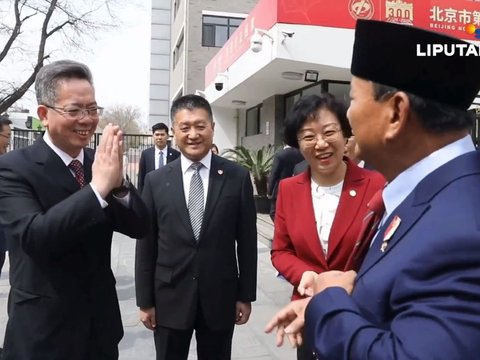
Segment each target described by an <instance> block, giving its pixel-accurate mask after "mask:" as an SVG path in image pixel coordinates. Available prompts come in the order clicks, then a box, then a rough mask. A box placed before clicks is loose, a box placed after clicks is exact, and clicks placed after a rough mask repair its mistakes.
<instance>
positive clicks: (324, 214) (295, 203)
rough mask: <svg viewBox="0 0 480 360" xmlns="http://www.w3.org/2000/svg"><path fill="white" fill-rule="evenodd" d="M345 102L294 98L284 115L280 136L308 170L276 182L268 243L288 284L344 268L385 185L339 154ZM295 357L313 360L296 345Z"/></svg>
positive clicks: (344, 136) (344, 132)
mask: <svg viewBox="0 0 480 360" xmlns="http://www.w3.org/2000/svg"><path fill="white" fill-rule="evenodd" d="M346 111H347V108H346V106H345V104H344V103H343V102H341V101H339V100H336V99H334V98H333V97H332V96H331V95H330V94H322V95H320V96H318V95H310V96H305V97H303V98H301V99H300V100H298V101H297V102H296V103H295V104H294V106H293V108H292V110H291V111H290V112H289V114H288V115H287V117H286V119H285V140H286V142H287V144H289V145H291V146H292V147H293V148H295V149H298V148H299V149H300V152H301V154H302V155H303V157H304V158H305V160H306V161H307V163H308V170H307V171H304V172H302V173H301V174H300V175H297V176H294V177H290V178H287V179H284V180H282V181H280V186H279V193H278V199H277V213H276V219H275V228H274V235H273V242H272V251H271V256H272V264H273V266H274V267H275V268H276V269H277V270H278V272H279V273H280V274H282V275H283V277H284V278H285V279H286V280H287V281H288V282H290V283H291V284H292V285H293V287H294V288H293V294H292V299H300V298H301V297H302V296H301V295H300V294H299V293H298V291H297V287H298V285H299V283H300V279H301V278H302V275H303V273H304V272H305V271H315V272H316V273H322V272H324V271H329V270H343V269H344V268H345V264H346V263H347V260H348V258H349V256H350V254H351V253H352V250H353V247H354V245H355V242H356V240H357V238H358V233H359V231H360V228H361V225H362V220H363V218H364V214H365V213H366V212H367V203H368V202H369V200H370V199H371V198H372V196H373V194H374V193H376V192H377V191H378V190H379V189H381V188H382V187H383V186H384V185H385V179H384V178H383V177H382V176H381V175H380V174H378V173H375V172H372V171H368V170H364V169H362V168H360V167H358V166H357V165H356V164H355V163H354V162H353V161H351V160H350V159H348V158H347V157H345V156H344V147H345V142H346V139H347V136H348V135H349V134H351V129H350V125H349V124H348V120H347V116H346ZM297 358H298V359H299V360H304V359H312V351H311V350H310V349H309V348H307V347H300V348H299V349H298V352H297Z"/></svg>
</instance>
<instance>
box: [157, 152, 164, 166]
mask: <svg viewBox="0 0 480 360" xmlns="http://www.w3.org/2000/svg"><path fill="white" fill-rule="evenodd" d="M163 165H164V163H163V151H160V154H158V168H159V169H160V168H162V167H163Z"/></svg>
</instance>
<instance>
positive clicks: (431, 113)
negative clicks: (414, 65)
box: [372, 82, 475, 133]
mask: <svg viewBox="0 0 480 360" xmlns="http://www.w3.org/2000/svg"><path fill="white" fill-rule="evenodd" d="M372 83H373V97H374V99H375V100H376V101H383V100H386V99H388V98H390V97H391V96H392V95H393V94H394V93H396V92H398V91H401V90H399V89H396V88H394V87H391V86H386V85H382V84H378V83H375V82H372ZM403 92H404V93H406V94H407V96H408V99H409V100H410V106H411V109H412V112H413V113H415V114H416V115H417V116H418V119H419V122H420V124H421V125H422V126H423V128H424V129H426V130H428V131H431V132H434V133H445V132H449V131H456V130H469V129H471V128H472V127H473V124H474V121H475V117H474V115H473V114H472V113H471V112H469V111H467V110H462V109H460V108H457V107H453V106H449V105H445V104H441V103H439V102H437V101H435V100H430V99H425V98H423V97H420V96H417V95H414V94H412V93H409V92H407V91H403Z"/></svg>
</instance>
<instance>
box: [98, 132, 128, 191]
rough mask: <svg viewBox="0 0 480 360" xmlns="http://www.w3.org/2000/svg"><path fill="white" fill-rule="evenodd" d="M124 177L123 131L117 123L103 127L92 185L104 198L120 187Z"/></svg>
mask: <svg viewBox="0 0 480 360" xmlns="http://www.w3.org/2000/svg"><path fill="white" fill-rule="evenodd" d="M122 179H123V133H122V131H121V130H120V128H119V127H118V126H116V125H112V124H108V125H107V126H105V128H104V129H103V134H102V137H101V138H100V143H99V145H98V147H97V150H96V152H95V160H94V162H93V165H92V186H94V187H95V189H96V190H97V191H98V193H99V194H100V196H101V197H102V198H104V199H105V198H106V197H107V195H108V194H109V193H110V191H112V189H114V188H116V187H119V186H120V185H121V184H122Z"/></svg>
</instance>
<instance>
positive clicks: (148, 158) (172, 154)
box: [138, 146, 180, 191]
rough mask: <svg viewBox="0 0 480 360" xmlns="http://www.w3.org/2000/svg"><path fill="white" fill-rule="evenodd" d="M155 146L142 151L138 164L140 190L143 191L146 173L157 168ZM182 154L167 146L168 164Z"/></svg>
mask: <svg viewBox="0 0 480 360" xmlns="http://www.w3.org/2000/svg"><path fill="white" fill-rule="evenodd" d="M155 149H156V147H155V146H152V147H150V148H148V149H145V150H143V151H142V155H140V163H139V164H138V190H140V191H142V189H143V183H144V181H145V175H147V174H148V173H149V172H150V171H153V170H155ZM179 156H180V152H178V151H177V150H175V149H172V148H171V147H170V146H167V162H166V163H167V164H168V163H169V162H172V161H173V160H175V159H176V158H178V157H179Z"/></svg>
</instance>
